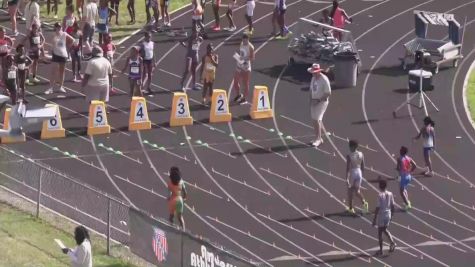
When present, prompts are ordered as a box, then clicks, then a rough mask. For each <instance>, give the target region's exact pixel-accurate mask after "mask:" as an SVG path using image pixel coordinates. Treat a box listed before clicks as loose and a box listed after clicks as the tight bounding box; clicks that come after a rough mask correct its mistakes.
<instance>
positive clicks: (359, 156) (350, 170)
mask: <svg viewBox="0 0 475 267" xmlns="http://www.w3.org/2000/svg"><path fill="white" fill-rule="evenodd" d="M349 147H350V154H348V155H347V156H346V182H347V184H348V211H349V212H350V213H352V214H354V213H355V210H354V209H353V195H354V194H356V196H358V198H359V199H360V200H361V203H362V204H363V212H364V213H367V212H368V201H366V200H365V198H364V196H363V194H362V193H361V182H362V181H363V171H364V167H365V164H364V155H363V153H362V152H361V151H359V150H358V141H356V140H350V142H349Z"/></svg>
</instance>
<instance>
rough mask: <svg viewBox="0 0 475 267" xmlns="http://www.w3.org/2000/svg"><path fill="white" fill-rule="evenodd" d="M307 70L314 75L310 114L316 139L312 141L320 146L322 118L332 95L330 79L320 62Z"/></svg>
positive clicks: (311, 83) (311, 86) (311, 85)
mask: <svg viewBox="0 0 475 267" xmlns="http://www.w3.org/2000/svg"><path fill="white" fill-rule="evenodd" d="M307 71H308V72H310V73H312V75H313V76H312V80H311V82H310V93H311V94H310V115H311V117H312V120H313V123H314V129H315V135H316V139H315V141H313V142H312V146H314V147H318V146H319V145H321V144H322V143H323V139H322V128H323V124H322V120H323V115H324V114H325V111H326V110H327V107H328V103H329V101H328V98H329V97H330V95H331V87H330V80H328V77H327V76H326V75H325V74H323V73H322V69H321V68H320V64H313V65H312V67H311V68H308V69H307Z"/></svg>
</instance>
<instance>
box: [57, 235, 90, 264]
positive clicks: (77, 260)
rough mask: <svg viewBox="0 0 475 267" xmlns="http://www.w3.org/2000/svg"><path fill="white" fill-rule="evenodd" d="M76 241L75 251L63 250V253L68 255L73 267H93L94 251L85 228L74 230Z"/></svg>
mask: <svg viewBox="0 0 475 267" xmlns="http://www.w3.org/2000/svg"><path fill="white" fill-rule="evenodd" d="M74 239H76V244H77V247H75V248H74V249H70V248H63V253H64V254H68V256H69V258H70V259H71V266H72V267H92V249H91V241H90V238H89V232H88V231H87V229H86V228H85V227H84V226H78V227H76V229H74Z"/></svg>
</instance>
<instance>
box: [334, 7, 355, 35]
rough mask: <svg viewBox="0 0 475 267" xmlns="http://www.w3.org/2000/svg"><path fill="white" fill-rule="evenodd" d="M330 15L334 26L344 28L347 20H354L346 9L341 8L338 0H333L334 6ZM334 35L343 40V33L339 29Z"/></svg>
mask: <svg viewBox="0 0 475 267" xmlns="http://www.w3.org/2000/svg"><path fill="white" fill-rule="evenodd" d="M330 17H331V18H332V26H334V27H337V28H340V29H344V28H345V24H346V23H347V22H350V23H351V22H353V19H352V18H350V16H348V14H347V13H346V11H345V10H343V9H342V8H340V4H339V3H338V0H333V8H332V11H331V12H330ZM333 36H334V37H335V38H336V39H338V40H340V41H341V38H342V33H341V32H339V31H334V32H333Z"/></svg>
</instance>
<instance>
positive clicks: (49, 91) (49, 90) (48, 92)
mask: <svg viewBox="0 0 475 267" xmlns="http://www.w3.org/2000/svg"><path fill="white" fill-rule="evenodd" d="M53 92H54V90H53V87H51V88H49V89H48V90H46V91H45V95H50V94H52V93H53Z"/></svg>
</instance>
